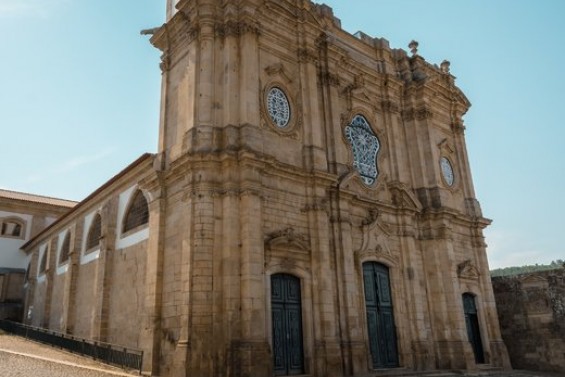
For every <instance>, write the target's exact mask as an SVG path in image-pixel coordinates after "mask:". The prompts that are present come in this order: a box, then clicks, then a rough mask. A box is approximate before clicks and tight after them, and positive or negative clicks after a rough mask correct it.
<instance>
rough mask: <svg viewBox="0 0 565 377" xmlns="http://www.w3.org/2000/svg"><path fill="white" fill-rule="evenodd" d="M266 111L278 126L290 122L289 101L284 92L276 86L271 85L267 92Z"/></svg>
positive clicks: (285, 125) (281, 126)
mask: <svg viewBox="0 0 565 377" xmlns="http://www.w3.org/2000/svg"><path fill="white" fill-rule="evenodd" d="M267 111H268V112H269V116H270V117H271V121H272V122H273V123H274V124H275V126H277V127H278V128H285V127H287V126H288V123H289V122H290V103H289V101H288V98H287V97H286V94H284V92H283V91H282V90H281V89H280V88H277V87H273V88H271V89H270V90H269V93H267Z"/></svg>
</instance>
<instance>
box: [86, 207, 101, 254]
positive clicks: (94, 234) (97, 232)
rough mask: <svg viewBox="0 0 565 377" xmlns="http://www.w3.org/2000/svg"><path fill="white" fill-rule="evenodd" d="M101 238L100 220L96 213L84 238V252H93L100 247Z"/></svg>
mask: <svg viewBox="0 0 565 377" xmlns="http://www.w3.org/2000/svg"><path fill="white" fill-rule="evenodd" d="M101 236H102V218H101V217H100V214H99V213H97V214H96V215H95V216H94V219H92V223H91V224H90V228H89V230H88V236H87V237H86V252H87V253H88V252H90V251H94V250H96V249H97V248H98V246H99V245H100V237H101Z"/></svg>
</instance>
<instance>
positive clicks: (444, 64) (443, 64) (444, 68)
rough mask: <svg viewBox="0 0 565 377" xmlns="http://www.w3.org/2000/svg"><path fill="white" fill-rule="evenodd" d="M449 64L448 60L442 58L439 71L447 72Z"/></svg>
mask: <svg viewBox="0 0 565 377" xmlns="http://www.w3.org/2000/svg"><path fill="white" fill-rule="evenodd" d="M450 66H451V63H450V62H449V60H444V61H442V62H441V64H440V66H439V68H440V69H441V71H442V72H443V73H449V67H450Z"/></svg>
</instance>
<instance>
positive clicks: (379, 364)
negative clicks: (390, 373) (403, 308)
mask: <svg viewBox="0 0 565 377" xmlns="http://www.w3.org/2000/svg"><path fill="white" fill-rule="evenodd" d="M363 281H364V284H365V304H366V311H367V328H368V331H369V347H370V350H371V358H372V362H373V368H391V367H397V366H398V351H397V348H396V329H395V326H394V315H393V306H392V295H391V291H390V280H389V274H388V268H387V267H386V266H384V265H382V264H379V263H374V262H369V263H365V264H363Z"/></svg>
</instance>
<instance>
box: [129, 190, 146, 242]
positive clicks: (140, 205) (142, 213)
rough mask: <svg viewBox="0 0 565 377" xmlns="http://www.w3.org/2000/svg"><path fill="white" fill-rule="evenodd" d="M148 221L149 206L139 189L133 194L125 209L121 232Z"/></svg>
mask: <svg viewBox="0 0 565 377" xmlns="http://www.w3.org/2000/svg"><path fill="white" fill-rule="evenodd" d="M148 222H149V206H148V205H147V200H146V199H145V196H143V193H142V192H141V190H137V192H136V193H135V194H134V196H133V198H132V200H131V202H130V206H129V208H128V210H127V211H126V215H125V217H124V223H123V233H126V232H128V231H130V230H132V229H135V228H137V227H140V226H142V225H145V224H147V223H148Z"/></svg>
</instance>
